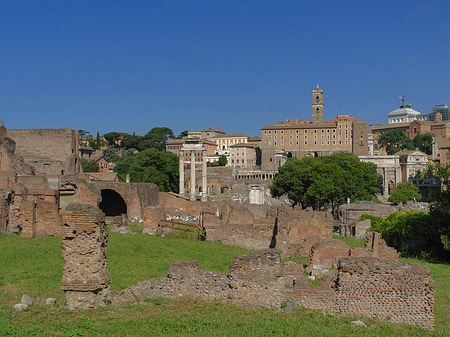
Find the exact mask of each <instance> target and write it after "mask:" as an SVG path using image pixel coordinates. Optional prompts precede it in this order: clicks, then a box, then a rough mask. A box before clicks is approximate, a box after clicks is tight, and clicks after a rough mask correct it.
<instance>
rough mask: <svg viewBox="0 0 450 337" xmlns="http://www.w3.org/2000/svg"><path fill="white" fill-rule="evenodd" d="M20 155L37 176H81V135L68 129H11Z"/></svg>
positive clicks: (9, 133) (11, 135)
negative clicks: (35, 171)
mask: <svg viewBox="0 0 450 337" xmlns="http://www.w3.org/2000/svg"><path fill="white" fill-rule="evenodd" d="M8 137H10V138H11V139H13V140H14V141H15V143H16V153H17V154H18V155H19V156H21V157H22V158H23V159H24V162H25V163H27V164H29V165H31V166H33V167H34V168H35V169H36V170H37V172H39V173H45V174H51V175H61V174H66V173H76V172H80V159H79V158H78V131H76V130H71V129H70V128H65V129H10V130H8Z"/></svg>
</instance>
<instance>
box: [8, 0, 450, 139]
mask: <svg viewBox="0 0 450 337" xmlns="http://www.w3.org/2000/svg"><path fill="white" fill-rule="evenodd" d="M317 80H319V81H320V86H321V88H322V89H323V90H324V91H325V97H324V98H325V118H326V119H332V118H334V117H335V116H336V115H337V114H342V113H345V114H352V115H354V116H355V117H357V118H359V119H365V120H367V121H368V122H369V123H387V113H388V112H390V111H392V110H394V109H395V108H397V107H398V106H399V104H400V103H401V102H400V99H399V98H398V96H399V95H402V96H403V95H405V96H406V100H407V102H412V103H413V108H415V109H416V110H418V111H420V112H422V113H427V112H430V111H431V108H432V107H433V106H434V105H436V104H450V1H448V0H442V1H426V0H425V1H414V0H411V1H395V0H393V1H334V0H333V1H301V0H296V1H289V0H283V1H279V0H274V1H264V0H255V1H249V0H248V1H247V0H237V1H234V0H223V1H219V0H207V1H200V0H178V1H171V0H164V1H163V0H161V1H149V0H147V1H133V0H127V1H115V0H108V1H92V0H91V1H84V0H76V1H65V0H57V1H53V0H45V1H34V0H33V1H31V0H23V1H2V2H1V3H0V111H1V116H0V120H3V121H4V122H5V124H6V127H7V128H11V129H15V128H64V127H66V126H69V127H71V128H73V129H85V130H89V131H91V132H92V133H93V134H94V135H95V134H96V133H97V131H100V133H101V134H103V133H106V132H109V131H119V132H128V133H132V132H136V134H141V135H142V134H145V133H146V132H147V131H148V130H150V129H151V128H153V127H155V126H167V127H170V128H172V129H173V130H174V132H175V133H177V134H178V133H180V132H181V131H183V130H186V129H187V130H191V131H195V130H201V129H205V128H208V127H214V128H221V129H223V130H225V131H227V132H228V133H246V134H248V135H250V136H256V135H260V128H261V127H263V126H265V125H269V124H272V123H274V122H278V121H281V120H284V119H288V118H299V119H310V118H311V90H312V89H313V88H314V87H315V85H316V82H317Z"/></svg>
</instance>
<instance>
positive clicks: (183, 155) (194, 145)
mask: <svg viewBox="0 0 450 337" xmlns="http://www.w3.org/2000/svg"><path fill="white" fill-rule="evenodd" d="M189 152H190V164H191V179H190V185H191V188H190V193H189V199H190V200H192V201H195V200H196V172H195V166H196V153H199V152H201V163H202V189H201V192H200V193H199V195H200V197H201V200H202V201H207V200H208V193H207V178H206V149H205V148H204V146H203V144H202V142H201V140H200V139H186V140H185V142H184V144H183V146H182V148H181V149H180V166H179V170H180V182H179V191H180V195H183V196H184V195H185V193H186V192H185V188H184V187H185V186H184V169H185V168H184V164H185V162H186V161H187V160H188V154H189Z"/></svg>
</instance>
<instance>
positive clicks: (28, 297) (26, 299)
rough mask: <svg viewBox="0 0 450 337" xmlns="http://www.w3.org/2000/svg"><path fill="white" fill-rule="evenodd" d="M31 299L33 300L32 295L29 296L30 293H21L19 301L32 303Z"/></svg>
mask: <svg viewBox="0 0 450 337" xmlns="http://www.w3.org/2000/svg"><path fill="white" fill-rule="evenodd" d="M33 301H34V299H33V297H31V296H30V295H27V294H23V295H22V299H21V300H20V303H24V304H27V305H32V304H33Z"/></svg>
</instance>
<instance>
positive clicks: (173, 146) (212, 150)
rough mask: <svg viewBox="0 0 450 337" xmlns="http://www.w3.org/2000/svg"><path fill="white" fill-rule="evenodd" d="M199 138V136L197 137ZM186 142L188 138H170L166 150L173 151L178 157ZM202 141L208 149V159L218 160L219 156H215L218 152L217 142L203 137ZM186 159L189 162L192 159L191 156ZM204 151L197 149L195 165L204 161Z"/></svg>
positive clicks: (199, 164)
mask: <svg viewBox="0 0 450 337" xmlns="http://www.w3.org/2000/svg"><path fill="white" fill-rule="evenodd" d="M188 139H194V138H189V137H188ZM197 139H199V138H197ZM185 142H186V139H172V140H169V141H168V142H167V143H166V151H168V152H172V153H173V154H175V155H176V156H177V157H180V150H181V148H182V147H183V144H184V143H185ZM201 143H202V144H203V147H204V148H205V149H206V160H207V161H210V162H213V161H215V160H217V158H216V157H217V156H215V154H216V143H214V142H212V141H209V140H206V139H203V140H201ZM184 160H185V161H187V162H189V161H190V160H191V158H190V157H189V158H184ZM202 160H203V159H202V151H201V150H198V151H195V165H196V166H201V163H202Z"/></svg>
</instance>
